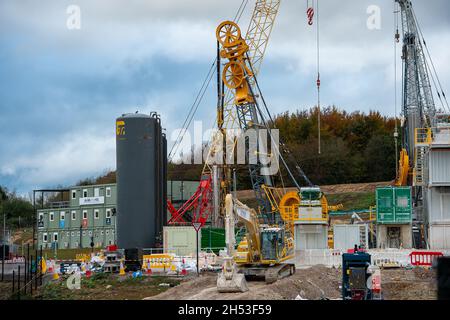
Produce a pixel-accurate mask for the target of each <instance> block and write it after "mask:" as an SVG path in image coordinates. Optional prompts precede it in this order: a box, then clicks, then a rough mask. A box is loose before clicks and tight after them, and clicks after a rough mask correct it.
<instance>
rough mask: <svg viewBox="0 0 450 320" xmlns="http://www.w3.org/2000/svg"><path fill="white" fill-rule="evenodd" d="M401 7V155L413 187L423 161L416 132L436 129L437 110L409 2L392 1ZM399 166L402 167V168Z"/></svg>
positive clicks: (419, 183)
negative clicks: (411, 171) (411, 173)
mask: <svg viewBox="0 0 450 320" xmlns="http://www.w3.org/2000/svg"><path fill="white" fill-rule="evenodd" d="M395 1H396V2H398V4H399V5H400V9H401V21H402V30H403V50H402V59H403V101H402V106H403V107H402V113H403V116H404V118H405V124H404V129H403V133H404V134H403V147H404V150H405V151H403V153H405V152H406V153H407V154H408V155H409V161H410V164H409V166H410V167H411V168H414V172H415V175H414V181H413V184H414V185H421V184H422V174H421V173H422V169H423V168H421V167H420V166H421V164H422V157H423V153H424V150H422V147H416V141H415V140H416V130H417V129H418V128H431V127H433V126H434V125H435V117H436V107H435V103H434V99H433V94H432V89H431V83H430V77H429V75H428V70H429V69H428V66H427V60H426V58H425V55H424V50H423V47H422V42H423V39H422V38H421V35H420V33H419V30H418V25H417V21H416V19H415V15H414V11H413V7H412V4H411V1H410V0H395ZM401 166H402V165H401Z"/></svg>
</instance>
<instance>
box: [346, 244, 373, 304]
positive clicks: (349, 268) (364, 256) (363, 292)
mask: <svg viewBox="0 0 450 320" xmlns="http://www.w3.org/2000/svg"><path fill="white" fill-rule="evenodd" d="M371 260H372V259H371V256H370V254H368V253H366V252H364V251H362V250H359V249H358V248H357V246H356V245H355V249H354V252H351V253H344V254H343V255H342V299H343V300H380V299H381V272H380V269H379V268H378V267H377V266H375V265H371Z"/></svg>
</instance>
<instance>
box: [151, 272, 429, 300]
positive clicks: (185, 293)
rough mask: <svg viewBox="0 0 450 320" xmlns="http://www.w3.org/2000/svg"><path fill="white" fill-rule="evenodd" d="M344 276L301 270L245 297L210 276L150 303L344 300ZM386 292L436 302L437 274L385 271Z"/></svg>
mask: <svg viewBox="0 0 450 320" xmlns="http://www.w3.org/2000/svg"><path fill="white" fill-rule="evenodd" d="M341 272H342V271H341V270H340V269H332V268H326V267H324V266H316V267H314V268H309V269H300V270H297V272H296V274H295V275H293V276H291V277H288V278H285V279H282V280H279V281H277V282H276V283H273V284H269V285H266V284H265V283H264V282H258V281H252V282H249V283H248V284H249V289H250V290H249V291H248V292H245V293H219V292H217V290H216V279H217V275H215V274H206V275H202V276H201V277H200V278H195V279H193V280H189V281H184V282H182V283H181V284H180V285H179V286H177V287H174V288H170V289H169V290H167V291H166V292H164V293H161V294H159V295H156V296H153V297H148V298H146V299H166V300H179V299H188V300H204V299H208V300H211V299H212V300H215V299H224V300H228V299H236V300H273V299H277V300H291V299H295V298H296V297H297V296H298V295H300V296H301V297H302V298H303V299H308V300H319V299H340V298H341V291H340V290H341V289H340V285H341ZM382 290H383V296H384V299H386V300H434V299H436V283H435V272H434V271H433V270H426V269H413V270H406V269H385V270H382Z"/></svg>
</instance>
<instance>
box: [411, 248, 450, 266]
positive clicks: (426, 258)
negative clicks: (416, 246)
mask: <svg viewBox="0 0 450 320" xmlns="http://www.w3.org/2000/svg"><path fill="white" fill-rule="evenodd" d="M442 256H443V253H442V252H437V251H431V252H430V251H413V252H411V253H410V254H409V257H410V258H411V264H412V265H413V266H431V265H433V262H434V261H435V260H436V259H437V258H439V257H442Z"/></svg>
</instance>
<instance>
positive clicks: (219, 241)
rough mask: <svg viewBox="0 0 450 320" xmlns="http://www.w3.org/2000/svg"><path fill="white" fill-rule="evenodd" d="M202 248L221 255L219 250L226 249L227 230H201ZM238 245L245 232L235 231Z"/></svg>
mask: <svg viewBox="0 0 450 320" xmlns="http://www.w3.org/2000/svg"><path fill="white" fill-rule="evenodd" d="M201 232H202V237H201V246H202V250H204V249H210V248H211V249H212V251H213V252H214V253H216V254H217V253H219V250H221V249H224V248H225V229H224V228H213V227H209V226H205V227H203V228H202V229H201ZM235 234H236V243H239V242H240V241H241V239H242V237H243V236H244V233H243V230H240V229H235Z"/></svg>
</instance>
